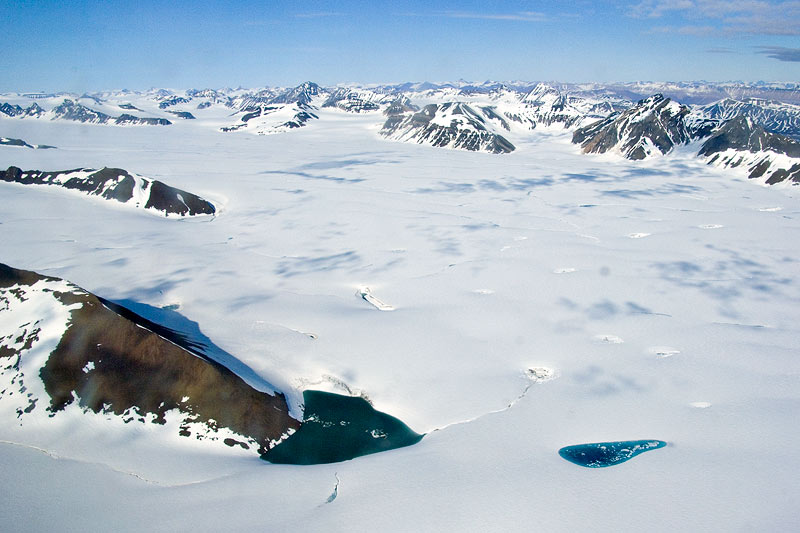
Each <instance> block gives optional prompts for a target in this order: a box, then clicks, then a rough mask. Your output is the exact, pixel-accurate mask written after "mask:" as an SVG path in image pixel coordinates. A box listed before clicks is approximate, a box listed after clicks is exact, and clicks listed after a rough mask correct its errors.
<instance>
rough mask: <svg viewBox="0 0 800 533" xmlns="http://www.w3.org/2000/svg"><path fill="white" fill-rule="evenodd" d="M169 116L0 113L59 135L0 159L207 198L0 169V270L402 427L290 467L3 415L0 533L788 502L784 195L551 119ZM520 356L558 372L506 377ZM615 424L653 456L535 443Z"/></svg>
mask: <svg viewBox="0 0 800 533" xmlns="http://www.w3.org/2000/svg"><path fill="white" fill-rule="evenodd" d="M128 99H129V98H128ZM133 104H134V105H136V106H137V107H141V108H143V109H145V110H146V111H147V112H148V113H149V112H150V108H148V107H147V106H146V103H142V102H139V101H138V100H134V101H133ZM192 112H193V114H195V115H196V116H197V117H198V120H195V121H176V122H175V124H173V125H171V126H168V127H158V128H155V127H152V128H150V127H136V128H123V127H108V126H94V125H78V124H70V123H63V122H49V121H35V120H25V121H23V120H17V121H14V120H3V121H0V125H2V127H3V128H4V129H3V131H2V132H0V134H2V135H3V136H6V137H13V138H22V139H26V140H27V141H28V142H30V143H35V144H51V145H55V146H58V147H59V149H58V150H47V151H34V150H20V149H14V148H11V147H0V163H2V165H4V166H3V168H5V167H7V166H8V165H12V164H13V165H16V166H19V167H21V168H38V169H42V170H50V169H63V168H80V167H90V168H102V167H103V166H109V167H119V168H125V169H127V170H129V171H131V172H135V173H137V174H141V175H146V176H148V177H152V178H154V179H160V180H162V181H165V182H167V183H169V184H170V185H173V186H175V187H179V188H182V189H186V190H191V191H193V192H195V193H196V194H198V195H201V196H202V197H204V198H207V199H209V200H210V201H212V202H213V203H214V204H215V205H219V206H220V207H221V209H220V211H219V216H217V217H215V218H213V219H211V218H206V219H203V220H170V219H160V218H156V217H152V216H148V215H147V214H142V213H138V212H132V211H131V210H126V209H121V208H118V207H116V206H113V205H107V204H108V203H107V202H106V203H100V202H91V201H87V200H86V199H85V198H82V197H80V196H76V195H69V194H65V193H63V192H61V191H58V190H51V189H49V188H30V189H25V188H24V187H19V186H9V185H6V184H2V183H0V193H1V194H2V195H3V200H4V201H3V203H2V207H0V242H2V243H3V246H2V248H3V257H2V259H1V260H2V262H4V263H6V264H9V265H12V266H14V267H17V268H24V269H27V270H34V271H37V272H39V273H42V274H45V275H52V276H57V277H60V278H63V279H67V280H70V281H71V282H73V283H75V284H77V285H79V286H81V287H84V288H85V289H87V290H89V291H92V292H94V293H95V294H98V295H100V296H103V297H104V298H108V299H112V300H129V301H135V302H140V303H143V304H146V305H150V306H153V307H162V306H176V305H178V306H179V307H178V309H179V312H180V313H181V314H182V315H184V316H185V317H186V318H187V319H188V320H191V321H193V322H196V323H197V324H199V327H200V329H201V330H202V333H203V334H204V335H206V336H207V337H208V338H209V339H211V340H212V341H213V342H214V343H215V344H216V345H218V346H219V347H220V348H221V349H222V350H224V351H225V352H227V353H230V354H232V355H234V356H236V357H238V358H239V359H240V360H241V361H242V362H243V363H244V364H246V365H248V366H249V367H250V368H252V369H253V370H254V371H255V372H256V373H258V374H260V375H261V376H262V377H263V378H264V379H265V380H266V381H268V382H269V383H271V384H273V385H274V386H276V387H277V388H279V389H281V390H283V391H285V392H286V393H287V395H288V398H289V401H290V402H291V403H292V404H293V405H294V406H295V409H297V408H298V407H299V405H300V403H301V402H302V389H303V388H314V389H319V388H320V387H323V386H327V387H328V390H330V391H331V392H338V393H347V390H346V389H350V390H351V391H358V392H353V393H354V394H360V395H362V396H365V397H368V398H369V400H370V401H371V402H372V403H373V405H374V407H375V409H377V410H379V411H382V412H385V413H390V414H391V415H392V416H395V417H397V418H399V419H401V420H403V421H404V422H405V423H407V424H408V425H409V426H410V427H412V428H414V430H415V431H417V432H419V433H427V434H428V435H427V436H426V437H425V438H424V439H423V440H422V441H420V442H419V443H418V444H415V445H414V446H410V447H406V448H402V449H397V450H392V451H388V452H384V453H379V454H374V455H370V456H366V457H362V458H358V459H355V460H352V461H348V462H344V463H338V464H332V465H319V466H303V467H301V466H287V465H270V464H267V463H265V462H263V461H260V460H259V459H258V458H256V457H253V456H252V455H247V454H243V453H238V452H236V451H235V450H232V449H221V448H213V449H209V450H208V451H204V450H203V449H202V448H192V450H191V453H187V452H186V451H185V447H181V446H177V445H176V446H171V445H170V442H169V441H167V440H164V441H160V440H152V439H149V438H148V435H147V433H146V431H147V430H145V429H142V431H141V432H139V433H137V434H136V438H129V437H130V433H129V432H131V431H134V430H131V429H128V430H126V431H128V433H126V432H125V431H122V430H119V428H117V426H115V425H114V424H111V425H110V426H109V425H108V424H105V423H103V422H104V421H103V420H99V419H98V420H88V419H86V420H85V421H82V420H84V419H81V418H80V417H79V416H75V417H72V418H70V420H69V423H66V422H63V423H58V424H55V425H54V426H48V425H47V424H44V423H42V424H40V425H36V426H35V427H22V428H19V427H18V426H15V425H14V424H13V423H8V424H6V423H4V424H3V426H2V427H0V440H2V441H3V442H2V444H0V472H1V473H2V474H0V476H2V477H0V479H2V482H3V486H4V487H6V489H5V491H4V493H3V496H4V497H3V498H1V499H0V502H2V503H0V512H2V516H3V517H4V518H3V522H4V527H7V528H8V529H9V530H15V531H24V530H47V529H54V528H59V529H62V530H82V531H86V530H108V529H113V530H115V531H121V530H141V529H145V528H146V529H150V530H160V531H175V530H201V531H210V530H235V529H244V528H246V529H249V530H259V531H262V530H275V531H289V530H295V531H318V530H325V531H339V530H348V531H356V530H360V531H364V530H384V531H387V530H388V531H408V530H409V529H413V530H420V531H447V530H450V531H529V530H532V529H535V530H541V531H585V530H606V531H609V530H614V531H616V530H631V529H636V530H641V529H642V528H646V529H648V530H655V531H674V530H678V529H680V530H725V531H729V530H743V529H744V530H747V529H750V530H763V531H770V530H773V531H774V530H786V529H790V528H791V526H792V525H794V524H796V523H797V522H798V520H800V510H798V506H797V505H796V504H797V501H798V499H799V498H800V488H798V487H799V486H798V484H797V481H796V472H795V470H794V469H792V468H791V467H790V466H787V465H791V464H793V463H794V461H795V457H794V449H795V448H794V444H795V442H796V440H797V437H798V431H797V429H796V419H797V415H798V412H800V358H798V355H797V348H798V339H800V325H798V324H800V321H798V302H800V287H798V284H799V283H800V281H799V280H800V276H798V274H800V263H799V261H800V244H798V243H800V203H799V202H798V189H793V188H791V187H786V186H777V187H763V186H760V185H759V184H756V183H754V182H748V181H747V180H746V179H744V174H743V172H744V171H742V172H737V170H736V169H733V170H730V169H716V168H712V167H708V166H706V165H704V164H703V163H702V162H701V161H698V160H696V159H695V158H694V157H693V155H692V153H690V151H689V150H687V151H686V152H685V154H684V153H678V154H675V155H673V156H670V157H668V158H654V159H652V160H648V161H644V162H638V163H634V162H630V161H625V160H622V159H620V158H618V157H616V156H612V155H607V156H593V155H582V154H580V153H579V148H578V147H577V146H575V145H572V144H571V143H570V142H569V139H570V134H569V133H566V132H562V131H561V130H559V129H557V128H553V129H546V128H541V129H540V128H537V130H534V131H533V132H530V133H525V134H524V135H523V134H522V133H519V134H513V135H512V134H509V136H508V138H509V140H510V141H511V142H512V143H514V145H515V146H516V147H517V150H516V151H514V152H513V153H511V154H506V155H503V156H496V155H490V154H483V153H469V152H464V151H455V150H442V149H436V148H431V147H427V146H419V145H416V144H404V143H396V142H392V141H388V140H385V139H382V138H380V136H379V135H378V130H379V129H380V126H381V123H382V121H383V117H382V115H380V113H364V114H359V115H351V114H345V113H344V112H342V111H339V110H336V109H322V110H320V111H319V113H318V114H319V116H320V119H319V120H318V121H314V123H313V124H312V125H309V126H307V127H304V128H301V129H298V130H295V131H291V132H288V133H283V134H280V135H270V136H255V135H251V134H248V133H247V132H232V133H220V132H218V131H217V130H218V127H221V126H224V125H226V124H228V123H229V122H230V117H229V116H228V115H229V110H219V109H215V108H213V107H212V108H209V109H205V110H193V111H192ZM148 116H149V115H148ZM696 151H697V150H696V147H695V149H694V153H696ZM776 208H780V209H776ZM645 234H647V237H646V238H631V235H637V236H643V235H645ZM365 287H369V289H370V292H369V294H371V295H375V297H376V298H379V300H377V301H379V302H380V303H381V304H383V305H386V306H390V307H391V308H393V311H392V312H381V310H380V307H379V306H376V305H375V304H374V302H370V301H369V299H367V298H364V296H363V290H362V289H363V288H365ZM173 308H174V307H173ZM535 368H547V369H553V370H554V372H553V374H552V375H554V376H557V378H556V379H551V380H549V381H546V380H545V381H540V380H531V378H530V373H529V369H535ZM308 383H320V385H314V386H313V387H309V386H308V385H307V384H308ZM712 405H713V407H711V408H697V407H701V406H703V407H708V406H712ZM56 420H57V419H56V418H54V419H53V421H56ZM81 424H83V425H81ZM115 431H119V432H118V433H115ZM107 432H111V433H107ZM637 435H638V436H642V435H643V436H657V437H658V438H660V439H663V440H665V441H667V442H669V443H670V446H669V447H667V448H664V449H663V450H660V451H659V452H658V453H653V454H648V455H647V457H646V460H644V459H637V460H634V461H630V462H629V463H628V464H626V465H625V467H624V468H609V469H598V470H595V469H583V468H576V467H575V466H574V465H572V464H570V463H568V462H566V461H564V460H563V459H561V458H560V457H559V455H558V450H559V449H560V448H562V447H563V446H565V445H568V444H570V443H575V442H614V441H618V440H619V439H622V438H629V436H637ZM115 436H118V437H115ZM92 438H96V439H97V442H95V443H94V444H91V443H90V439H92ZM35 442H40V443H41V442H45V443H46V442H50V443H52V446H51V447H48V446H45V447H42V446H38V447H37V448H34V447H32V446H33V443H35ZM87 443H88V444H91V446H89V447H88V449H94V448H97V449H100V448H101V447H102V448H103V449H106V451H105V452H103V453H102V454H101V455H100V456H97V457H93V456H92V455H91V454H88V453H86V452H85V451H84V450H86V449H87V447H86V445H87ZM101 443H102V446H101ZM56 449H57V451H54V450H56ZM108 450H112V451H115V452H117V453H116V454H115V453H109V451H108ZM156 465H157V466H156ZM334 492H335V494H336V498H335V500H331V501H330V503H327V504H326V501H328V500H329V499H330V496H331V494H332V493H334ZM578 502H579V503H580V505H579V506H576V503H578ZM667 502H668V504H667Z"/></svg>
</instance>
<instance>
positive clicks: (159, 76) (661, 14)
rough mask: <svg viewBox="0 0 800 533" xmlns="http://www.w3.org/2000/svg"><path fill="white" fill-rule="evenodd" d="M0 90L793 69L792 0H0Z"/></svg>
mask: <svg viewBox="0 0 800 533" xmlns="http://www.w3.org/2000/svg"><path fill="white" fill-rule="evenodd" d="M0 20H3V21H5V24H4V28H5V37H4V39H3V40H2V44H0V72H2V73H3V75H2V76H0V90H2V91H33V90H44V91H55V90H70V91H84V90H102V89H121V88H129V89H147V88H150V87H172V88H189V87H224V86H231V87H236V86H245V87H256V86H264V85H295V84H297V83H299V82H301V81H304V80H313V81H316V82H318V83H321V84H335V83H344V82H360V83H377V82H401V81H451V80H458V79H466V80H471V81H483V80H487V79H493V80H529V81H547V80H550V81H567V82H581V81H637V80H657V81H665V80H671V81H687V80H716V81H720V80H743V81H756V80H765V81H800V1H771V0H728V1H720V0H669V1H667V0H632V1H629V2H626V1H622V2H605V1H583V0H578V1H573V2H556V1H550V2H530V1H529V2H522V1H508V2H498V1H491V0H484V1H480V2H475V1H467V2H458V3H454V2H439V1H436V0H429V1H410V2H381V1H373V2H361V1H346V0H342V1H339V2H326V1H311V0H309V1H304V2H297V3H286V2H233V1H228V2H225V1H219V0H217V1H202V0H198V1H193V2H180V1H175V2H151V1H147V0H141V1H135V2H118V1H106V2H93V1H69V0H62V1H58V2H54V1H47V0H39V1H34V2H22V1H14V0H2V1H0Z"/></svg>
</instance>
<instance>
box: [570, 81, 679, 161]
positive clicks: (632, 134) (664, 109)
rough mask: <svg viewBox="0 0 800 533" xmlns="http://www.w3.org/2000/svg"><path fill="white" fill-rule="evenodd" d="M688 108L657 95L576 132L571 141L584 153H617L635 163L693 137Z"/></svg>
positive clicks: (665, 151) (666, 150)
mask: <svg viewBox="0 0 800 533" xmlns="http://www.w3.org/2000/svg"><path fill="white" fill-rule="evenodd" d="M689 113H690V110H689V108H688V107H686V106H684V105H681V104H679V103H677V102H674V101H672V100H670V99H669V98H665V97H664V96H663V95H661V94H656V95H654V96H651V97H650V98H647V99H645V100H641V101H639V103H638V104H637V105H636V106H634V107H632V108H630V109H628V110H626V111H623V112H621V113H614V114H612V115H610V116H609V117H607V118H605V119H603V120H599V121H597V122H595V123H593V124H589V125H588V126H585V127H583V128H580V129H578V130H576V131H575V133H574V134H573V136H572V142H573V143H576V144H580V145H581V149H582V150H583V152H584V153H597V154H602V153H605V152H608V151H615V152H618V153H620V154H622V155H623V156H624V157H626V158H628V159H633V160H639V159H645V158H647V157H651V156H653V155H663V154H666V153H668V152H670V151H671V150H672V149H673V148H674V147H675V145H677V144H684V143H686V142H688V141H689V140H690V138H691V134H690V131H689V129H688V128H687V126H686V117H687V115H689Z"/></svg>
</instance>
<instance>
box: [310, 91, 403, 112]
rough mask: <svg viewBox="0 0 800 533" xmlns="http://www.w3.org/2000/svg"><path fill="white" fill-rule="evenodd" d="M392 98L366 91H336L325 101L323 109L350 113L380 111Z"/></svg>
mask: <svg viewBox="0 0 800 533" xmlns="http://www.w3.org/2000/svg"><path fill="white" fill-rule="evenodd" d="M390 100H391V97H390V96H388V95H385V94H378V93H375V92H373V91H369V90H364V89H352V88H342V89H336V90H334V91H333V92H331V93H330V95H329V96H328V97H327V98H326V99H325V101H324V102H323V104H322V107H336V108H338V109H341V110H342V111H348V112H350V113H364V112H368V111H378V110H380V108H381V106H382V105H384V104H386V103H388V102H389V101H390Z"/></svg>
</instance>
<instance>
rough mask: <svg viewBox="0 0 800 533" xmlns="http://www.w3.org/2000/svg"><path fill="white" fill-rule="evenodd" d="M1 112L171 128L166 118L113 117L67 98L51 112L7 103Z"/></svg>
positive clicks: (127, 114)
mask: <svg viewBox="0 0 800 533" xmlns="http://www.w3.org/2000/svg"><path fill="white" fill-rule="evenodd" d="M0 112H2V113H3V114H5V115H6V116H8V117H16V118H50V119H51V120H70V121H74V122H84V123H88V124H112V125H118V126H138V125H145V126H169V125H170V124H171V122H170V121H169V120H167V119H165V118H155V117H137V116H134V115H131V114H130V113H122V114H121V115H119V116H111V115H108V114H106V113H103V112H102V111H97V110H95V109H91V108H89V107H87V106H85V105H83V104H81V103H79V102H77V101H75V100H71V99H69V98H65V99H64V100H63V101H62V102H61V103H59V104H58V105H55V106H54V107H53V108H52V109H50V110H44V109H42V108H41V107H40V106H39V105H38V104H37V103H36V102H34V103H33V104H31V105H30V106H29V107H27V108H25V109H23V108H22V107H20V106H19V105H17V104H15V105H11V104H8V103H7V102H6V103H3V104H2V105H0Z"/></svg>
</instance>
